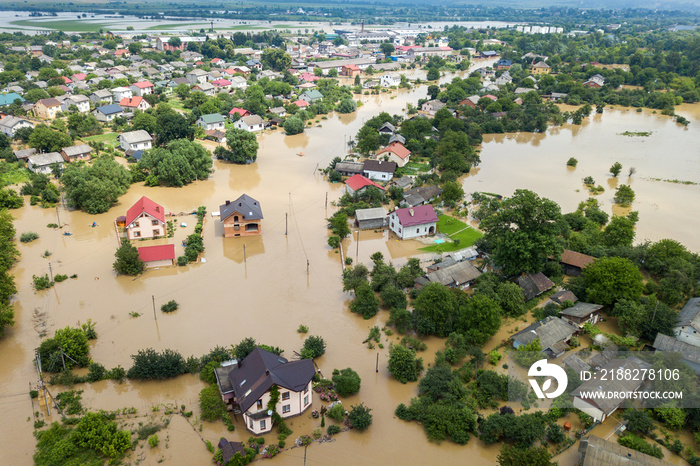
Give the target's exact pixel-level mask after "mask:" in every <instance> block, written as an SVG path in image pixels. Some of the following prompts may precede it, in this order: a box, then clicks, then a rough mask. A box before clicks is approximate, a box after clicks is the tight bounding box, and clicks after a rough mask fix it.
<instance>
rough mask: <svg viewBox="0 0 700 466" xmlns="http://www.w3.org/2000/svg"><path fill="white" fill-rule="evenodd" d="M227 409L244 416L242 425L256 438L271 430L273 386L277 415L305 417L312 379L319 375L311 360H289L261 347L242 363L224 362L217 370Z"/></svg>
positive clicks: (217, 379) (308, 406)
mask: <svg viewBox="0 0 700 466" xmlns="http://www.w3.org/2000/svg"><path fill="white" fill-rule="evenodd" d="M214 373H215V375H216V382H217V384H218V386H219V391H220V393H221V397H222V398H223V400H224V402H225V403H226V406H227V407H228V408H229V409H231V410H235V411H240V413H241V414H242V415H243V423H244V424H245V426H246V429H248V430H249V431H250V432H252V433H253V434H255V435H260V434H264V433H266V432H269V431H270V430H272V411H269V410H268V409H267V404H268V402H269V401H270V391H271V389H272V387H273V385H277V387H278V388H279V395H280V397H279V402H278V405H277V406H278V408H277V412H278V413H279V415H280V416H281V417H282V418H284V419H287V418H290V417H294V416H298V415H300V414H302V413H303V412H304V411H306V410H307V409H309V408H310V407H311V404H312V391H311V379H312V378H313V376H314V374H316V369H315V368H314V363H313V361H312V360H311V359H300V360H297V361H287V359H285V358H283V357H282V356H279V355H276V354H274V353H271V352H269V351H266V350H264V349H261V348H255V349H254V350H253V351H252V352H251V353H250V354H249V355H248V356H246V357H245V358H243V359H242V360H234V361H230V362H229V363H224V365H222V366H221V367H217V368H216V370H215V371H214Z"/></svg>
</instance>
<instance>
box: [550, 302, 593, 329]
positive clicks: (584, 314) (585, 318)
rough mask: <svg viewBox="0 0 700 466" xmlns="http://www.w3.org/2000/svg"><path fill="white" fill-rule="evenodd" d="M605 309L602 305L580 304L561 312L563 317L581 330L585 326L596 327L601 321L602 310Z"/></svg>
mask: <svg viewBox="0 0 700 466" xmlns="http://www.w3.org/2000/svg"><path fill="white" fill-rule="evenodd" d="M602 308H603V306H601V305H600V304H591V303H582V302H578V303H576V304H574V305H573V306H572V307H569V308H566V309H564V310H562V311H561V312H560V314H561V316H562V317H563V318H564V319H566V320H568V321H569V322H571V323H572V324H576V325H578V326H579V328H583V324H585V323H589V324H591V325H594V324H596V323H598V321H599V320H600V310H601V309H602Z"/></svg>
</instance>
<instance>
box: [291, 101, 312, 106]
mask: <svg viewBox="0 0 700 466" xmlns="http://www.w3.org/2000/svg"><path fill="white" fill-rule="evenodd" d="M292 103H293V104H294V105H296V106H297V107H308V106H309V103H308V102H307V101H305V100H295V101H294V102H292Z"/></svg>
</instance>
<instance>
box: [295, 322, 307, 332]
mask: <svg viewBox="0 0 700 466" xmlns="http://www.w3.org/2000/svg"><path fill="white" fill-rule="evenodd" d="M308 331H309V327H308V326H306V325H304V324H300V325H299V328H298V329H297V333H307V332H308Z"/></svg>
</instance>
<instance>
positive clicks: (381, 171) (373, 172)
mask: <svg viewBox="0 0 700 466" xmlns="http://www.w3.org/2000/svg"><path fill="white" fill-rule="evenodd" d="M396 168H397V165H396V162H384V161H382V160H372V159H367V160H365V163H364V164H363V166H362V174H363V175H365V176H366V177H367V178H369V179H370V180H375V181H390V180H391V179H392V178H393V177H394V172H395V171H396Z"/></svg>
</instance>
